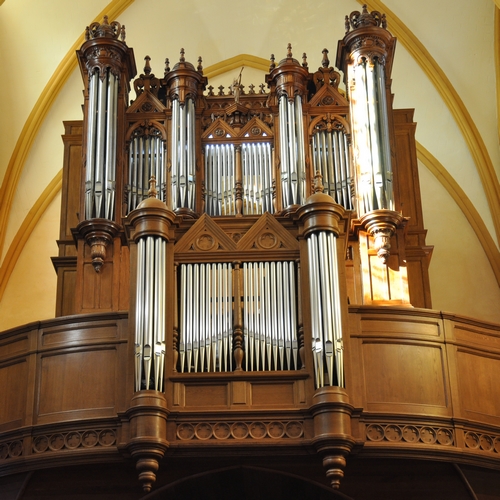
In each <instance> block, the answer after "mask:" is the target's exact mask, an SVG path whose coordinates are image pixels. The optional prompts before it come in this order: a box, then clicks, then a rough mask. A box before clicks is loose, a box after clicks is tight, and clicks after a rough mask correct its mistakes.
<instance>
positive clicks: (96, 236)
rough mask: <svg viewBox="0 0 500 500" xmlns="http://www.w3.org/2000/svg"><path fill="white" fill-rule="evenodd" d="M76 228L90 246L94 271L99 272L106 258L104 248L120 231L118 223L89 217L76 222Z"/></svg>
mask: <svg viewBox="0 0 500 500" xmlns="http://www.w3.org/2000/svg"><path fill="white" fill-rule="evenodd" d="M76 230H77V232H78V233H79V235H80V236H81V237H83V238H84V239H85V242H86V244H87V245H89V247H90V257H91V258H92V266H93V267H94V269H95V272H96V273H98V272H100V270H101V267H102V266H103V264H104V260H105V259H106V248H107V246H108V245H109V244H110V243H112V242H113V239H114V238H115V236H117V235H118V233H119V231H120V229H119V227H118V225H116V224H115V223H114V222H112V221H110V220H107V219H90V220H87V221H83V222H81V223H80V224H78V226H77V228H76Z"/></svg>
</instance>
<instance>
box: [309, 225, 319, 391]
mask: <svg viewBox="0 0 500 500" xmlns="http://www.w3.org/2000/svg"><path fill="white" fill-rule="evenodd" d="M307 247H308V254H309V279H310V286H311V290H310V292H311V333H312V350H313V360H314V373H315V380H316V387H323V338H322V330H321V322H320V318H322V314H323V311H322V307H321V301H320V285H319V269H318V247H317V238H316V235H315V234H314V233H313V234H311V236H310V237H309V238H308V239H307Z"/></svg>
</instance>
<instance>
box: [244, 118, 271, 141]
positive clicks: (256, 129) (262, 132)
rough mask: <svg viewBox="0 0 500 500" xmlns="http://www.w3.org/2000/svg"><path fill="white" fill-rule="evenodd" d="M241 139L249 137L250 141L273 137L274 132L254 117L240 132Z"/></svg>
mask: <svg viewBox="0 0 500 500" xmlns="http://www.w3.org/2000/svg"><path fill="white" fill-rule="evenodd" d="M239 135H240V137H248V140H252V139H256V138H261V137H273V135H274V134H273V131H272V130H271V129H270V128H269V127H268V126H267V125H266V124H265V123H264V122H263V121H262V120H261V119H260V118H258V117H257V116H254V117H253V118H252V119H251V120H250V121H249V122H248V123H247V124H246V125H245V126H244V127H243V128H242V129H241V131H240V134H239Z"/></svg>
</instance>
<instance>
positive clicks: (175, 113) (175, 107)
mask: <svg viewBox="0 0 500 500" xmlns="http://www.w3.org/2000/svg"><path fill="white" fill-rule="evenodd" d="M171 137H172V141H171V145H170V150H171V159H172V167H171V169H172V178H171V182H172V208H173V209H174V210H175V209H176V208H179V200H178V190H179V186H178V184H179V173H178V169H179V165H178V160H177V157H178V154H177V153H178V151H179V99H174V100H173V101H172V134H171Z"/></svg>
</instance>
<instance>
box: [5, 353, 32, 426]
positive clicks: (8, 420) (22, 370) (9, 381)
mask: <svg viewBox="0 0 500 500" xmlns="http://www.w3.org/2000/svg"><path fill="white" fill-rule="evenodd" d="M27 387H28V362H27V360H26V359H21V360H18V361H17V362H16V363H12V364H8V365H5V366H3V367H0V388H1V389H0V430H7V429H9V428H13V427H21V426H22V423H23V421H24V417H25V411H26V391H27ZM7 388H8V390H7Z"/></svg>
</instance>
